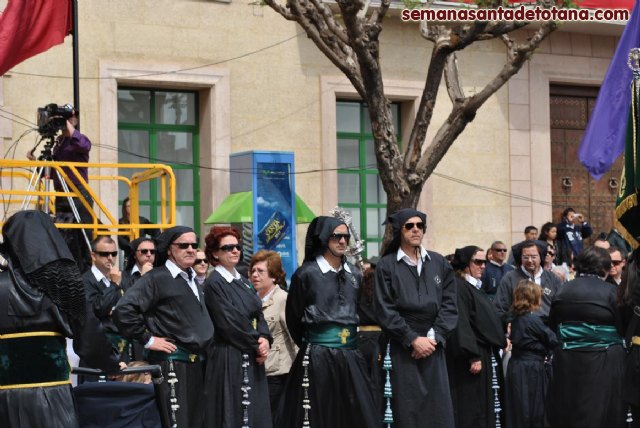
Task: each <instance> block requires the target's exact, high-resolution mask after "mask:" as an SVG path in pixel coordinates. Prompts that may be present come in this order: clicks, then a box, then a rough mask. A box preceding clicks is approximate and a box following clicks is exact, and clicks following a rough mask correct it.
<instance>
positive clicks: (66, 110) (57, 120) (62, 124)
mask: <svg viewBox="0 0 640 428" xmlns="http://www.w3.org/2000/svg"><path fill="white" fill-rule="evenodd" d="M74 114H75V110H74V108H73V106H72V105H71V104H65V105H63V106H58V104H47V105H46V106H44V107H40V108H38V133H40V135H42V136H43V137H54V136H55V135H56V134H57V133H58V131H61V130H63V129H65V128H66V127H67V120H68V119H69V118H70V117H71V116H73V115H74Z"/></svg>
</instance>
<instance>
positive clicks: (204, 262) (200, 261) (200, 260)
mask: <svg viewBox="0 0 640 428" xmlns="http://www.w3.org/2000/svg"><path fill="white" fill-rule="evenodd" d="M200 263H202V264H208V263H209V262H208V261H207V259H196V261H195V262H194V263H193V264H194V265H199V264H200Z"/></svg>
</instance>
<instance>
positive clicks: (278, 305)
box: [249, 250, 298, 413]
mask: <svg viewBox="0 0 640 428" xmlns="http://www.w3.org/2000/svg"><path fill="white" fill-rule="evenodd" d="M249 272H250V275H251V276H250V279H251V283H252V284H253V286H254V287H255V289H256V291H257V292H258V296H259V297H260V298H261V299H262V313H263V314H264V318H265V320H266V321H267V324H268V325H269V332H271V336H272V337H273V344H272V345H271V350H270V351H269V356H268V357H267V361H265V363H264V367H265V371H266V374H267V383H268V384H269V398H270V400H271V412H272V413H275V410H276V409H277V407H278V402H279V400H280V396H281V395H282V391H283V389H284V385H285V383H286V381H287V376H288V375H289V370H290V369H291V364H292V363H293V360H294V359H295V358H296V354H297V353H298V347H297V346H296V344H295V342H294V341H293V339H292V338H291V335H290V334H289V330H288V329H287V321H286V316H285V308H286V305H287V292H286V291H284V288H283V287H286V286H287V282H286V279H285V273H284V270H282V260H281V259H280V255H279V254H278V253H276V252H275V251H267V250H261V251H258V252H257V253H256V254H255V255H254V256H253V258H252V259H251V263H250V265H249Z"/></svg>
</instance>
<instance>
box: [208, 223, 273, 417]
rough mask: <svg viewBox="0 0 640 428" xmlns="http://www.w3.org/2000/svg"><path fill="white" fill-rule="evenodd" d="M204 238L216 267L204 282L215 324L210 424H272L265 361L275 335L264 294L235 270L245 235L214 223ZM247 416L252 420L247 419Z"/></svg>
mask: <svg viewBox="0 0 640 428" xmlns="http://www.w3.org/2000/svg"><path fill="white" fill-rule="evenodd" d="M205 242H206V248H205V253H206V255H207V257H208V258H209V260H210V262H211V263H212V264H213V265H214V266H215V269H214V270H213V272H211V275H209V278H207V280H206V281H205V283H204V298H205V303H206V305H207V310H208V311H209V315H210V316H211V319H212V320H213V325H214V343H213V345H212V346H211V349H210V352H209V355H208V356H207V357H208V358H207V368H206V374H205V385H206V386H205V392H204V394H205V400H206V402H207V408H206V416H205V425H206V426H207V427H212V428H213V427H240V426H242V425H249V426H251V427H252V428H271V426H272V424H271V409H270V407H269V392H268V387H267V379H266V377H265V370H264V362H265V361H266V359H267V356H268V354H269V347H270V342H271V341H272V339H271V334H270V333H269V327H268V326H267V323H266V322H265V319H264V316H263V314H262V302H261V301H260V297H258V294H257V293H256V290H255V289H254V288H253V286H252V285H251V284H250V283H249V281H247V279H246V278H244V277H242V276H241V275H240V274H239V273H238V271H237V270H236V265H237V264H238V261H239V260H240V254H241V249H242V246H241V245H240V234H239V233H238V231H236V230H235V229H233V228H231V227H213V228H212V229H211V231H210V232H209V234H208V235H207V236H206V238H205ZM245 417H246V418H248V423H243V419H244V418H245Z"/></svg>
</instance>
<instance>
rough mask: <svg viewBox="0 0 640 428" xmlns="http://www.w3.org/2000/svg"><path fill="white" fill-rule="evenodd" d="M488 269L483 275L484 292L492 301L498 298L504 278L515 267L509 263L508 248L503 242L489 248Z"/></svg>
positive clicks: (497, 242)
mask: <svg viewBox="0 0 640 428" xmlns="http://www.w3.org/2000/svg"><path fill="white" fill-rule="evenodd" d="M487 256H488V263H487V267H486V269H485V270H484V272H483V273H482V278H481V281H482V291H484V292H485V293H486V294H487V296H488V297H489V299H490V300H493V299H494V298H495V297H496V291H497V290H498V285H500V281H502V277H503V276H504V275H505V274H506V273H507V272H511V271H512V270H513V266H511V265H510V264H509V263H507V261H506V260H507V246H506V245H505V244H504V242H502V241H495V242H494V243H493V244H491V248H489V253H488V254H487Z"/></svg>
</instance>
